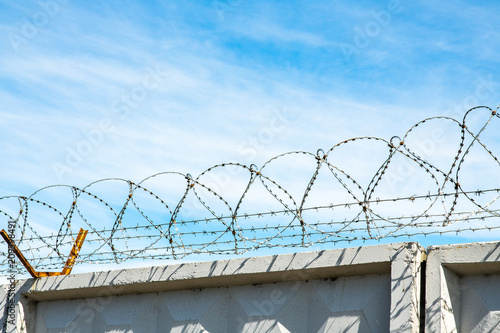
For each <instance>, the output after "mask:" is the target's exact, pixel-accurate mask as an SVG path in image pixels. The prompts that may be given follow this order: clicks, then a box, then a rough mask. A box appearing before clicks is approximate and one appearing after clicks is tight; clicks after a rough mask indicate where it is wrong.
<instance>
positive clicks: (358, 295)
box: [0, 243, 423, 333]
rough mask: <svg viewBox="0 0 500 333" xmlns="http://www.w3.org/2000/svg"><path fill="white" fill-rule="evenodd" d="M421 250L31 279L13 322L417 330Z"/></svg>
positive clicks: (159, 328)
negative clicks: (20, 315) (15, 319)
mask: <svg viewBox="0 0 500 333" xmlns="http://www.w3.org/2000/svg"><path fill="white" fill-rule="evenodd" d="M422 256H423V249H422V248H421V247H420V246H418V244H416V243H398V244H389V245H380V246H368V247H359V248H349V249H342V250H327V251H319V252H309V253H298V254H287V255H276V256H266V257H256V258H246V259H233V260H222V261H214V262H200V263H189V264H178V265H170V266H162V267H151V268H141V269H131V270H121V271H120V270H118V271H109V272H99V273H89V274H75V275H70V276H62V277H49V278H41V279H37V280H33V279H30V280H25V281H21V283H20V284H19V286H18V293H17V295H18V300H19V304H20V305H21V307H20V309H19V312H20V313H21V314H22V317H21V318H20V319H19V322H18V324H17V325H18V326H17V327H16V330H17V331H18V332H37V333H38V332H43V333H45V332H47V333H49V332H50V333H53V332H179V333H180V332H183V333H187V332H217V333H223V332H419V327H420V323H419V310H420V304H419V300H420V267H421V266H420V263H421V259H422ZM1 295H2V294H0V296H1ZM0 298H1V297H0ZM3 299H4V300H3V301H2V302H5V297H3ZM18 317H19V316H18ZM9 328H10V329H12V328H13V327H9Z"/></svg>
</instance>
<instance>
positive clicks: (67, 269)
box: [0, 228, 88, 278]
mask: <svg viewBox="0 0 500 333" xmlns="http://www.w3.org/2000/svg"><path fill="white" fill-rule="evenodd" d="M87 232H88V230H83V228H80V232H79V233H78V236H77V237H76V239H75V243H74V244H73V248H72V249H71V252H70V254H69V256H68V260H66V265H64V268H63V270H62V272H37V271H35V269H34V268H33V266H31V265H30V263H29V262H28V260H26V258H25V257H24V255H23V254H22V253H21V251H20V250H19V248H18V247H17V246H16V244H15V243H14V241H13V240H12V239H10V237H9V235H8V234H7V232H6V231H5V230H4V229H2V230H1V231H0V234H1V235H2V237H3V239H4V240H5V241H6V242H7V244H9V247H10V248H11V249H12V251H13V252H14V253H15V254H16V256H17V257H18V258H19V260H20V261H21V263H22V264H23V265H24V267H26V270H28V272H29V273H30V275H31V276H32V277H34V278H39V277H45V276H57V275H68V274H70V273H71V270H72V269H73V266H74V265H75V261H76V258H77V257H78V253H80V249H81V248H82V245H83V242H84V241H85V237H86V236H87Z"/></svg>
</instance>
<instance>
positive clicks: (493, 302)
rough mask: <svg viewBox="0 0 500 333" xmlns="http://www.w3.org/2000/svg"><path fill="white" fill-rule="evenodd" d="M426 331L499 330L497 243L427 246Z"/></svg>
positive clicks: (499, 254)
mask: <svg viewBox="0 0 500 333" xmlns="http://www.w3.org/2000/svg"><path fill="white" fill-rule="evenodd" d="M428 253H429V254H428V260H427V274H426V279H427V289H426V290H427V292H426V303H427V311H426V331H427V332H464V333H466V332H467V333H468V332H475V333H479V332H500V243H497V242H487V243H473V244H460V245H446V246H432V247H430V248H429V249H428Z"/></svg>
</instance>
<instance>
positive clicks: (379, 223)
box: [0, 106, 500, 273]
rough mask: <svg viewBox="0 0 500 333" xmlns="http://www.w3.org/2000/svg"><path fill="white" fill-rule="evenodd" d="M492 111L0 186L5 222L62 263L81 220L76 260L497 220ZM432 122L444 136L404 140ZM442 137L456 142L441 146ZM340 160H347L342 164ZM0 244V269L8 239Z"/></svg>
mask: <svg viewBox="0 0 500 333" xmlns="http://www.w3.org/2000/svg"><path fill="white" fill-rule="evenodd" d="M497 110H498V108H497ZM497 110H493V109H491V108H489V107H486V106H480V107H476V108H472V109H470V110H469V111H467V112H466V113H465V115H464V117H463V119H462V120H456V119H454V118H451V117H446V116H441V117H432V118H427V119H424V120H422V121H420V122H418V123H416V124H415V125H413V126H412V127H411V128H410V129H409V130H408V131H407V132H406V133H405V135H404V136H403V137H402V138H400V137H397V136H394V137H392V138H391V139H390V140H385V139H382V138H378V137H358V138H353V139H349V140H345V141H342V142H340V143H338V144H336V145H334V146H333V147H332V148H330V149H329V150H327V151H326V152H325V151H323V150H321V149H320V150H318V151H317V152H316V153H310V152H305V151H295V152H288V153H284V154H281V155H278V156H275V157H273V158H271V159H270V160H269V161H267V162H265V163H264V164H263V165H262V167H260V168H258V167H257V166H256V165H253V164H252V165H249V166H247V165H244V164H240V163H223V164H219V165H215V166H213V167H211V168H209V169H207V170H205V171H204V172H202V173H201V174H200V175H198V176H197V177H192V176H191V175H190V174H183V173H179V172H162V173H157V174H155V175H152V176H149V177H147V178H145V179H143V180H142V181H139V182H133V181H131V180H126V179H120V178H110V179H101V180H98V181H95V182H92V183H90V184H89V185H87V186H85V187H82V188H80V187H75V186H68V185H52V186H48V187H44V188H42V189H39V190H37V191H36V192H34V193H33V194H31V195H29V196H4V197H0V214H1V216H2V219H3V220H4V222H3V225H4V226H6V225H7V223H8V221H14V222H15V225H16V227H17V230H18V233H17V238H16V240H15V241H16V244H17V246H18V247H19V248H20V249H21V251H22V252H23V253H24V255H25V256H26V257H27V258H28V260H30V262H31V263H32V265H33V266H35V267H37V269H53V268H55V269H58V268H60V267H61V266H62V265H63V263H64V262H65V260H66V257H67V254H68V253H69V249H70V248H71V246H72V244H73V242H74V239H75V237H76V235H77V233H78V230H79V228H80V227H82V228H84V229H88V230H89V233H88V236H87V239H86V241H85V243H84V245H83V248H82V252H81V253H80V256H79V258H78V260H77V262H79V263H120V262H123V261H126V260H129V259H179V258H183V257H185V256H188V255H192V254H235V253H236V254H241V253H245V252H247V251H252V250H257V249H259V248H274V247H283V248H287V247H308V246H311V245H314V244H324V243H337V242H352V241H367V240H381V239H383V238H388V237H390V238H397V237H410V238H411V237H415V236H427V235H443V234H451V233H453V234H458V233H461V232H464V231H478V232H481V231H486V230H487V231H494V230H496V229H498V228H500V223H498V222H499V221H500V220H499V219H498V217H499V216H500V207H499V203H498V199H499V198H500V184H497V185H498V186H495V180H496V179H495V176H496V174H497V171H498V169H496V168H498V167H499V166H500V162H499V160H498V158H497V157H496V156H495V154H494V153H493V151H494V149H491V148H489V146H487V145H486V143H485V141H484V140H483V137H486V138H487V139H489V138H490V137H491V135H492V134H491V133H487V132H486V129H487V128H488V127H489V126H490V125H491V124H492V122H493V121H496V118H499V114H498V112H497ZM472 113H476V114H477V115H478V116H479V117H480V118H482V122H481V123H480V124H479V126H477V125H476V124H472V126H469V123H468V121H469V120H470V116H471V114H472ZM476 122H477V121H476ZM437 123H439V124H442V125H439V126H438V129H440V131H438V132H439V133H441V135H438V136H436V137H432V135H431V136H430V137H429V136H425V137H424V138H423V139H420V140H416V141H415V142H413V143H409V142H411V138H412V136H413V135H414V133H415V132H417V131H418V130H419V129H421V128H424V127H425V126H428V125H429V124H437ZM472 127H479V129H478V130H476V131H474V130H473V129H472ZM444 129H447V130H449V132H447V131H445V130H444ZM452 131H453V133H454V134H453V135H455V138H450V137H449V136H452V134H451V132H452ZM497 132H498V129H497V131H496V132H494V133H493V135H494V134H495V133H497ZM443 133H444V134H443ZM443 136H448V140H444V139H443ZM444 141H447V142H448V141H452V143H453V144H455V148H447V149H444V148H443V149H441V148H440V145H443V146H446V145H445V144H444ZM358 143H360V144H361V147H364V148H365V149H366V150H367V152H366V154H371V153H373V154H375V155H376V156H374V157H373V158H368V157H366V156H365V157H364V158H362V157H360V156H359V155H358V152H357V151H356V150H355V149H353V148H351V147H352V146H354V145H355V144H358ZM496 143H498V142H496V141H495V140H493V146H495V144H496ZM431 148H432V149H431ZM494 148H498V147H494ZM377 149H378V150H377ZM342 150H344V151H345V152H344V155H342V154H341V151H342ZM379 150H380V151H381V152H379ZM436 157H437V159H438V160H439V159H440V161H433V160H432V159H433V158H434V159H436ZM347 160H350V161H351V163H352V164H353V165H351V166H350V167H349V168H345V167H342V164H343V163H346V162H345V161H347ZM443 160H445V161H444V162H443ZM485 161H487V163H486V162H485ZM484 165H487V167H485V166H484ZM485 168H486V169H485ZM366 169H370V170H371V171H370V172H368V171H367V170H366ZM469 169H470V170H472V173H471V171H469ZM483 169H484V170H483ZM464 170H465V171H464ZM478 170H479V171H478ZM0 221H1V220H0ZM0 254H1V255H2V258H4V259H0V260H3V261H0V273H5V272H7V271H8V269H9V267H8V261H7V246H6V245H5V246H4V247H3V249H0Z"/></svg>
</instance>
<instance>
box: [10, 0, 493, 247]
mask: <svg viewBox="0 0 500 333" xmlns="http://www.w3.org/2000/svg"><path fill="white" fill-rule="evenodd" d="M499 13H500V4H499V3H496V2H493V1H445V2H439V3H437V2H435V1H409V0H399V1H397V0H396V1H357V2H340V1H287V2H282V1H248V0H220V1H105V2H97V1H86V2H77V1H67V0H44V1H41V2H38V1H22V2H12V1H1V2H0V35H1V37H2V41H3V42H2V44H1V45H2V46H1V48H0V99H1V100H2V104H1V106H0V126H1V127H0V128H1V132H0V147H1V148H0V149H1V156H2V160H1V163H0V196H8V195H29V194H31V193H32V192H34V191H35V190H37V189H38V188H41V187H43V186H47V185H51V184H69V185H75V186H85V185H86V184H88V183H90V182H92V181H95V180H97V179H101V178H107V177H122V178H125V179H131V180H134V181H139V180H142V179H144V178H145V177H147V176H149V175H152V174H155V173H158V172H162V171H179V172H183V173H188V172H189V173H191V174H193V175H197V174H199V173H200V172H201V171H203V170H204V169H206V168H208V167H210V166H212V165H214V164H218V163H222V162H228V161H235V162H241V163H243V164H246V165H250V164H252V163H254V164H256V165H258V166H262V164H263V163H264V162H265V161H267V160H268V159H269V158H271V157H272V156H275V155H277V154H279V153H283V152H286V151H292V150H305V151H309V152H313V153H315V152H316V150H317V149H319V148H322V149H324V150H328V149H329V148H330V147H332V146H333V145H335V144H336V143H338V142H340V141H342V140H345V139H348V138H351V137H356V136H378V137H382V138H384V139H387V140H389V139H390V138H391V137H392V136H393V135H399V136H403V135H404V133H405V132H406V130H407V129H409V127H410V126H411V125H413V124H414V123H416V122H418V121H420V120H422V119H424V118H426V117H432V116H440V115H448V116H459V115H463V114H464V113H465V111H466V110H467V109H468V108H470V107H472V106H476V105H487V106H490V107H492V108H496V106H497V105H498V103H499V94H498V91H499V88H500V75H499V74H498V68H499V61H500V60H499V59H500V58H499V57H498V54H499V51H500V33H499V31H500V27H499V25H500V19H499V16H500V14H499ZM353 154H354V155H356V154H357V153H356V152H354V153H353ZM361 160H363V159H361ZM365 161H366V159H365ZM290 177H293V176H290ZM447 241H449V240H446V239H445V240H444V241H442V240H441V239H439V240H436V242H447Z"/></svg>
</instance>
